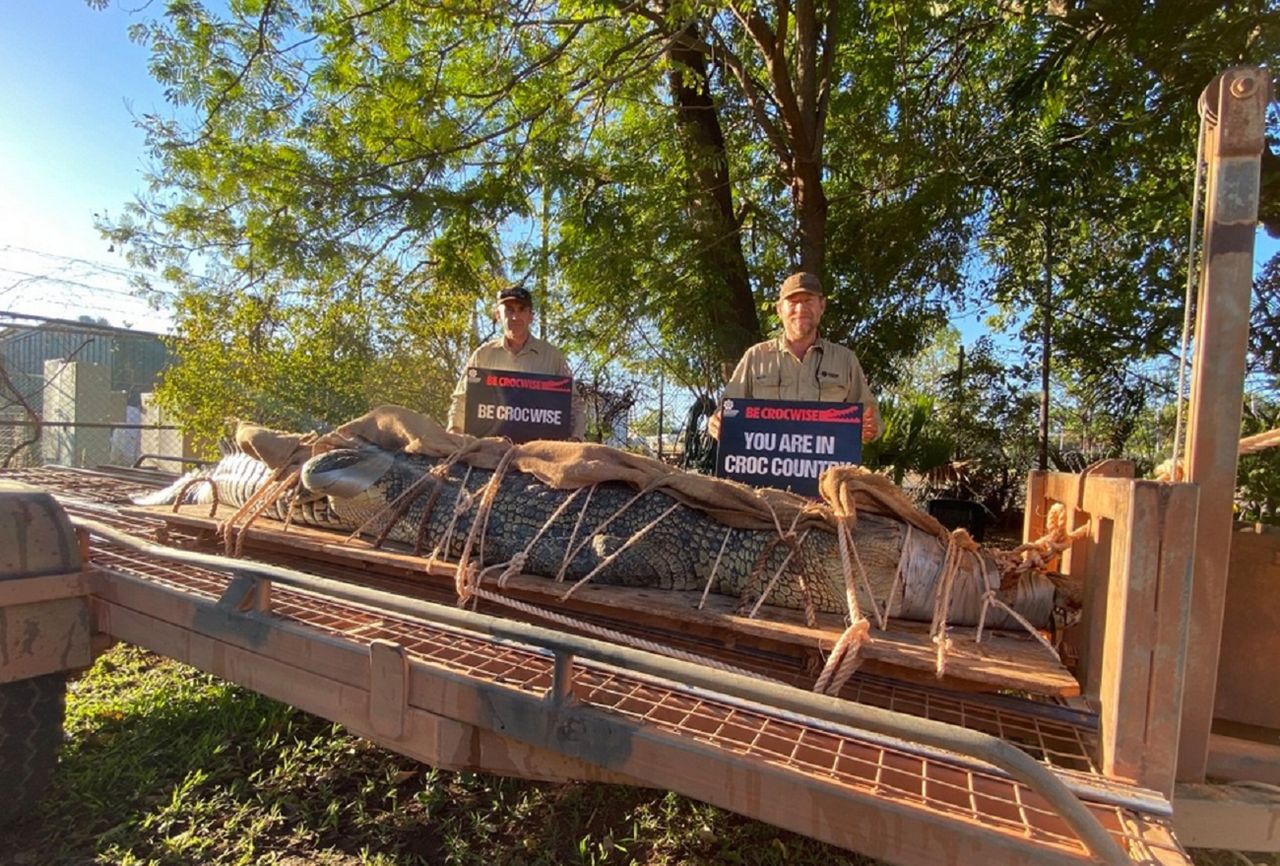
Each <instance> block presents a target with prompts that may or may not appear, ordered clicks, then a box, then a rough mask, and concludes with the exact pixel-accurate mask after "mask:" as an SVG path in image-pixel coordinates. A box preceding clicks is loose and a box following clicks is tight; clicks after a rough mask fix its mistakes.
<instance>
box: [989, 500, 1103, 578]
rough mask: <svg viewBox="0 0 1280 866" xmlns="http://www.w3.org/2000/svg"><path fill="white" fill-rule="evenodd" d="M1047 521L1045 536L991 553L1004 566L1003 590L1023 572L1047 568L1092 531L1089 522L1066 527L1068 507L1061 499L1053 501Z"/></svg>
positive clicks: (1046, 517)
mask: <svg viewBox="0 0 1280 866" xmlns="http://www.w3.org/2000/svg"><path fill="white" fill-rule="evenodd" d="M1044 523H1045V532H1044V535H1042V536H1040V537H1039V538H1037V539H1036V540H1035V541H1028V542H1026V543H1025V544H1020V545H1018V546H1017V547H1015V548H1014V549H1013V550H1009V551H993V552H992V553H993V556H995V558H996V561H997V562H998V563H1000V566H1001V579H1000V588H1001V589H1008V588H1009V587H1010V586H1012V585H1014V583H1015V582H1016V581H1017V578H1018V576H1019V575H1021V574H1025V573H1027V572H1031V571H1045V570H1047V568H1048V564H1049V563H1050V562H1052V561H1053V560H1054V559H1055V558H1056V557H1057V556H1058V554H1060V553H1062V552H1063V551H1064V550H1066V549H1067V548H1068V547H1070V546H1071V545H1072V544H1074V543H1075V542H1077V541H1079V540H1080V539H1081V538H1084V536H1085V535H1086V534H1087V533H1088V532H1089V522H1088V521H1085V522H1084V523H1082V524H1080V525H1079V526H1077V527H1076V528H1075V529H1070V530H1069V529H1067V507H1066V506H1065V505H1063V504H1062V503H1061V502H1055V503H1054V504H1053V506H1052V507H1051V508H1050V509H1049V513H1048V514H1047V515H1045V521H1044Z"/></svg>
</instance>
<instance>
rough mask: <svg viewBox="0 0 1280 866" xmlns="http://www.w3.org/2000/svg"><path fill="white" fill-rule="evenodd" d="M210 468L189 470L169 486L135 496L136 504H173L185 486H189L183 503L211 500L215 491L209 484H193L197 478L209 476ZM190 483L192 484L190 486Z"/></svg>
mask: <svg viewBox="0 0 1280 866" xmlns="http://www.w3.org/2000/svg"><path fill="white" fill-rule="evenodd" d="M208 477H209V468H208V467H203V468H200V469H196V470H194V471H191V472H188V473H187V474H186V475H183V476H182V477H181V478H179V479H178V480H177V481H175V482H173V483H172V484H170V485H169V486H168V487H162V488H161V489H159V490H155V491H152V492H151V493H148V494H145V495H143V496H135V497H134V498H133V504H134V505H172V504H173V502H174V500H176V499H177V498H178V494H179V493H181V492H182V489H183V488H184V487H186V488H187V491H186V493H185V494H183V497H182V504H183V505H189V504H192V503H199V502H211V501H212V499H211V497H212V495H213V491H212V490H211V489H210V487H209V485H208V484H191V482H192V481H195V480H196V479H197V478H208ZM188 485H190V486H188Z"/></svg>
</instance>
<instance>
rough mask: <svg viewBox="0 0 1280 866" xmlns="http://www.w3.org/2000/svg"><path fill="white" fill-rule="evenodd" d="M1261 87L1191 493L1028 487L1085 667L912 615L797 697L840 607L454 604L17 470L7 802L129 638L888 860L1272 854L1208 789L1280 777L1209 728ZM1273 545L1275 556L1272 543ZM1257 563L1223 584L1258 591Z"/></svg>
mask: <svg viewBox="0 0 1280 866" xmlns="http://www.w3.org/2000/svg"><path fill="white" fill-rule="evenodd" d="M1269 92H1270V89H1269V84H1268V82H1267V79H1266V77H1265V73H1264V71H1263V70H1260V69H1237V70H1231V71H1228V72H1227V73H1225V74H1224V75H1223V76H1221V77H1220V78H1219V79H1218V80H1217V81H1215V82H1214V84H1212V85H1211V86H1210V88H1209V89H1208V90H1206V96H1205V97H1204V98H1203V101H1204V103H1205V105H1204V106H1203V108H1204V109H1205V114H1206V117H1207V118H1208V123H1209V130H1210V132H1209V135H1208V136H1207V140H1208V141H1209V142H1210V144H1211V147H1212V148H1213V150H1212V156H1211V158H1210V160H1209V165H1210V174H1209V181H1208V200H1209V202H1210V206H1209V209H1208V210H1209V212H1208V219H1209V224H1210V230H1209V232H1208V234H1207V236H1206V242H1207V250H1206V262H1207V266H1206V270H1205V279H1204V285H1203V291H1202V300H1201V304H1200V319H1201V327H1200V329H1199V332H1198V333H1199V339H1198V341H1197V351H1198V353H1200V354H1201V355H1203V356H1204V357H1202V358H1200V357H1198V363H1197V365H1196V369H1195V376H1196V378H1195V380H1194V382H1193V405H1192V421H1191V427H1190V433H1189V435H1190V444H1189V451H1188V453H1189V456H1190V466H1189V480H1188V481H1187V482H1180V483H1166V482H1156V481H1147V480H1142V479H1136V478H1134V477H1133V471H1132V467H1131V466H1130V465H1128V464H1124V463H1121V462H1117V461H1108V462H1106V463H1104V464H1099V465H1097V466H1094V467H1090V469H1089V470H1087V471H1086V472H1084V473H1081V474H1065V473H1044V472H1035V473H1032V474H1031V476H1030V478H1029V480H1028V487H1027V501H1026V512H1025V521H1024V536H1025V538H1027V539H1028V540H1030V539H1033V538H1036V537H1038V536H1039V535H1040V534H1041V533H1042V531H1043V529H1044V521H1045V516H1046V515H1047V514H1048V513H1049V510H1050V508H1051V507H1052V506H1054V505H1058V504H1060V505H1062V506H1063V507H1064V508H1065V509H1066V513H1067V518H1068V521H1069V525H1071V526H1077V527H1084V528H1085V529H1084V530H1082V532H1081V534H1080V535H1079V537H1078V539H1077V540H1076V541H1075V542H1074V544H1073V545H1072V547H1071V548H1070V549H1069V550H1068V551H1066V552H1064V553H1063V555H1062V557H1061V561H1060V562H1059V563H1058V566H1057V569H1058V570H1059V571H1060V572H1061V573H1063V574H1065V575H1069V576H1071V577H1072V578H1075V579H1078V580H1079V581H1080V582H1081V583H1082V585H1083V586H1084V588H1085V599H1084V613H1083V618H1082V620H1081V622H1080V623H1078V624H1077V625H1075V626H1074V627H1073V628H1072V630H1071V631H1070V632H1069V633H1068V634H1067V636H1066V642H1065V645H1066V647H1067V648H1068V650H1069V652H1068V653H1066V655H1067V656H1068V657H1074V664H1073V666H1072V667H1071V668H1068V667H1066V666H1064V665H1063V664H1062V663H1061V662H1059V661H1058V660H1057V658H1056V657H1055V656H1054V655H1053V654H1052V653H1050V652H1048V651H1047V650H1045V649H1044V648H1043V647H1041V646H1040V645H1039V643H1038V642H1037V641H1035V640H1033V639H1031V638H1029V637H1026V636H1019V635H1013V634H1007V635H998V636H995V637H991V636H988V638H987V639H985V640H984V641H982V642H981V643H979V642H978V641H977V640H976V639H975V638H976V635H971V636H966V635H958V636H957V637H956V650H955V652H954V657H953V660H952V662H951V663H950V664H949V665H948V666H947V671H946V676H945V677H942V678H940V677H938V676H936V674H935V672H934V671H933V669H932V652H933V651H932V648H931V645H930V642H929V640H928V635H927V634H924V633H922V630H921V629H919V628H914V627H912V626H910V625H909V624H901V623H895V624H894V626H893V628H892V629H890V630H889V631H888V632H886V633H885V635H884V636H883V637H882V639H881V640H878V641H877V643H878V644H880V646H879V647H878V648H877V649H876V650H874V651H871V652H870V654H869V657H868V659H867V661H866V663H865V664H864V665H863V667H862V668H861V669H860V670H859V672H858V673H857V674H855V675H854V676H853V677H852V678H851V679H850V680H849V681H848V682H847V683H846V684H845V685H844V686H843V688H842V689H841V690H840V692H839V694H837V695H819V694H815V693H813V692H811V691H809V690H808V689H807V688H806V686H807V685H808V684H810V683H811V682H812V679H813V673H814V665H815V664H816V663H818V662H819V661H820V659H821V657H822V655H823V654H824V653H827V652H830V651H831V649H832V647H833V646H834V645H835V642H836V640H837V639H838V637H839V633H840V627H839V623H837V622H831V621H826V622H824V621H819V622H817V623H816V624H815V623H811V622H807V621H805V620H803V618H801V617H800V616H799V615H798V614H796V615H791V616H788V615H786V614H783V613H778V614H777V615H776V616H774V617H770V618H769V619H767V620H762V619H753V618H747V617H743V616H739V615H737V614H736V613H735V612H734V611H732V610H731V609H730V608H729V607H727V606H719V607H717V606H716V605H715V604H714V603H713V604H711V605H710V606H709V607H705V608H698V607H695V606H694V605H691V604H689V603H687V601H685V600H681V599H678V598H675V599H673V598H667V597H662V595H661V594H660V593H651V594H650V596H649V597H646V598H645V599H643V605H642V606H643V608H644V613H643V615H639V614H637V613H636V604H635V596H634V592H635V591H632V590H621V589H617V588H610V587H587V588H586V589H585V590H584V591H583V592H582V593H580V594H579V596H578V597H577V598H575V600H574V603H573V605H571V606H568V607H563V608H560V609H557V610H551V609H550V606H549V605H548V604H547V596H546V590H545V588H544V587H543V584H544V583H545V581H542V582H540V581H539V580H538V579H536V578H528V579H523V580H522V579H521V578H519V577H517V578H516V579H515V580H514V581H512V584H511V588H510V592H509V593H508V594H507V596H505V597H504V598H503V599H501V600H500V601H495V600H494V599H486V600H484V601H483V602H482V603H480V604H479V605H477V606H476V608H475V609H462V608H459V607H457V606H456V605H455V604H454V603H453V595H452V577H451V575H452V570H453V564H451V563H447V562H441V561H434V560H431V559H424V558H422V557H415V556H411V555H409V554H408V553H406V552H403V551H396V550H394V549H392V550H382V549H375V548H373V547H371V546H369V545H361V544H350V543H344V540H343V538H342V537H341V536H338V535H335V534H333V533H327V532H324V531H321V530H314V529H308V528H303V527H289V528H287V529H286V528H285V527H283V526H268V525H266V524H257V525H254V526H253V527H250V528H249V529H248V530H246V531H245V532H244V534H243V537H242V542H243V549H242V550H241V551H240V554H241V555H240V556H236V557H231V556H227V555H225V552H223V551H222V550H221V544H220V541H219V539H218V536H217V528H218V516H217V515H211V514H209V513H208V511H207V510H204V511H200V510H197V509H195V508H193V507H184V508H178V509H175V510H163V509H141V508H138V507H135V506H132V505H130V502H131V498H132V497H134V496H136V495H137V494H139V493H143V492H146V491H148V490H151V489H154V488H155V487H158V486H160V485H162V484H163V483H164V482H165V481H166V480H167V476H164V475H162V474H160V473H157V472H153V471H141V470H132V469H120V468H104V469H99V470H84V469H68V468H60V467H44V468H41V469H27V470H13V471H6V472H5V473H4V474H3V476H2V478H3V480H2V481H0V772H3V773H4V774H5V775H6V777H8V778H10V779H12V780H14V783H13V786H12V793H11V795H10V797H9V798H8V800H7V802H6V805H5V806H4V809H5V811H2V812H0V819H4V818H6V817H13V816H14V815H16V814H20V813H21V811H22V810H23V809H25V808H28V807H29V806H30V805H31V804H32V802H33V801H34V799H35V798H37V797H38V796H39V794H40V791H41V789H42V787H43V785H44V783H45V782H47V780H48V778H49V776H50V774H51V772H52V769H53V767H54V765H55V762H56V749H57V744H58V742H59V740H60V736H61V735H60V726H61V707H62V696H63V693H64V691H65V688H66V682H67V677H68V675H69V674H73V673H74V672H76V671H78V670H81V669H83V668H85V667H87V666H88V665H89V664H90V663H91V662H92V660H93V659H94V657H95V656H96V655H97V654H99V653H101V652H102V651H103V650H104V649H105V648H106V647H108V646H109V645H110V644H111V643H113V642H115V641H126V642H128V643H131V644H136V645H138V646H141V647H144V648H146V649H149V650H151V651H153V652H156V653H159V654H161V655H164V656H168V657H171V658H174V659H178V660H180V661H183V662H185V663H187V664H189V665H192V666H193V667H196V668H198V669H200V670H203V671H206V672H209V673H212V674H215V675H217V676H219V677H222V678H225V679H227V680H229V681H232V682H235V683H239V684H241V685H243V686H245V687H247V688H249V689H252V690H255V691H257V692H260V693H262V694H264V695H268V696H270V697H272V698H276V699H278V700H281V701H284V702H287V703H289V704H292V705H293V706H296V707H298V708H299V709H302V710H305V711H307V712H310V713H313V714H315V715H318V716H321V717H324V718H327V719H330V720H332V721H335V722H339V723H341V724H343V725H345V726H346V727H348V728H349V729H350V730H351V731H352V732H354V733H356V734H358V735H360V736H362V737H365V738H367V739H369V740H370V741H372V742H375V743H377V744H379V745H381V746H383V747H385V748H388V749H391V750H393V751H396V752H398V753H401V754H404V755H406V756H409V757H412V758H414V759H416V760H419V761H422V762H424V763H427V764H430V765H432V766H436V767H441V768H447V769H460V770H461V769H465V770H476V771H483V772H488V773H497V774H503V775H511V776H520V777H524V778H531V779H540V780H571V779H575V780H591V781H604V782H613V783H622V784H629V785H637V786H645V787H654V788H660V789H666V790H671V791H675V792H678V793H680V794H683V795H685V796H689V797H692V798H695V799H698V800H702V801H705V802H708V803H712V804H714V805H717V806H720V807H722V808H725V809H728V810H731V811H734V812H737V813H740V814H743V815H746V816H749V817H752V818H756V819H760V820H763V821H767V822H769V823H772V824H774V825H776V826H778V827H781V828H785V829H788V830H792V831H795V832H798V833H801V834H803V835H805V836H809V837H812V838H815V839H819V840H822V841H824V842H828V843H831V844H834V845H838V846H841V847H844V848H847V849H849V850H851V851H857V852H860V853H863V854H866V855H869V856H872V857H875V858H878V859H882V860H885V861H887V862H892V863H899V864H933V863H938V862H963V863H968V862H989V863H991V864H1070V863H1089V862H1105V863H1113V864H1114V863H1129V862H1136V863H1147V864H1178V863H1189V862H1190V861H1189V859H1188V856H1187V854H1186V849H1185V846H1186V845H1199V846H1212V847H1238V848H1247V849H1251V850H1276V849H1278V848H1280V833H1278V832H1277V830H1276V829H1275V828H1276V826H1277V822H1276V820H1275V819H1276V817H1277V816H1280V798H1277V797H1276V796H1275V795H1274V794H1273V793H1271V792H1270V791H1268V790H1266V789H1265V788H1263V787H1258V786H1252V787H1241V786H1235V787H1230V786H1223V785H1212V784H1208V780H1209V779H1210V778H1211V777H1225V778H1227V779H1234V780H1241V779H1253V780H1255V781H1262V782H1274V781H1275V779H1276V777H1277V776H1280V757H1278V756H1277V753H1278V752H1280V750H1277V749H1276V747H1275V746H1268V745H1267V744H1265V743H1257V742H1253V743H1247V742H1245V741H1242V740H1239V738H1235V739H1232V738H1229V737H1224V736H1223V735H1222V734H1221V733H1215V732H1214V731H1212V730H1211V722H1212V719H1213V703H1214V697H1215V694H1224V693H1226V694H1230V695H1232V699H1237V700H1238V699H1242V693H1243V692H1247V690H1248V689H1249V688H1250V687H1251V682H1250V681H1249V680H1250V678H1248V677H1244V676H1240V675H1239V674H1232V675H1231V676H1230V677H1227V680H1229V681H1228V682H1226V683H1225V684H1226V686H1227V688H1226V691H1225V692H1224V691H1223V688H1222V686H1223V683H1220V677H1219V674H1218V671H1219V658H1218V655H1219V643H1220V640H1221V636H1222V633H1223V621H1224V616H1226V612H1227V605H1226V598H1227V583H1228V578H1229V575H1230V578H1231V579H1232V580H1234V579H1235V575H1234V574H1232V573H1231V572H1230V570H1229V568H1228V566H1229V564H1230V563H1232V562H1234V555H1235V551H1236V550H1238V549H1239V550H1242V549H1245V548H1244V547H1242V546H1241V545H1239V544H1237V543H1236V541H1238V539H1233V537H1232V535H1231V533H1232V527H1231V521H1230V508H1229V505H1230V489H1231V487H1232V486H1233V482H1234V466H1235V454H1236V452H1235V449H1236V441H1235V437H1234V435H1233V433H1232V431H1234V430H1236V429H1238V426H1239V423H1238V422H1239V412H1240V407H1239V395H1240V393H1241V388H1242V384H1241V383H1242V376H1243V370H1242V366H1243V361H1242V359H1243V338H1242V337H1240V329H1241V327H1243V328H1245V329H1246V331H1247V310H1248V304H1247V292H1248V284H1249V278H1250V277H1251V274H1250V265H1249V264H1242V263H1249V262H1251V258H1252V241H1251V238H1252V234H1251V233H1252V230H1253V221H1254V220H1255V218H1256V205H1257V176H1258V162H1259V159H1260V155H1261V146H1262V145H1261V141H1262V138H1261V136H1262V132H1261V130H1262V118H1263V116H1264V112H1265V108H1266V104H1267V99H1268V97H1269ZM1250 171H1251V172H1252V174H1251V175H1250ZM1250 183H1252V187H1251V188H1250ZM1250 195H1251V196H1252V197H1251V198H1250ZM1250 202H1251V203H1252V208H1253V210H1252V212H1250V211H1249V207H1250ZM1246 224H1247V226H1248V230H1249V232H1250V234H1249V235H1248V237H1249V239H1250V240H1249V243H1248V244H1245V243H1244V242H1243V240H1242V238H1243V237H1244V236H1243V234H1242V229H1241V226H1243V225H1246ZM1245 247H1247V249H1246V248H1245ZM1241 285H1243V286H1244V288H1243V291H1244V292H1245V293H1246V294H1245V298H1246V302H1245V303H1244V304H1243V306H1241V304H1240V294H1239V293H1240V291H1241V288H1240V286H1241ZM1241 310H1243V311H1244V312H1243V314H1242V313H1241ZM1242 315H1243V322H1242V321H1241V317H1242ZM1237 346H1238V348H1239V351H1238V352H1237V353H1236V354H1237V355H1238V359H1237V360H1236V361H1233V359H1232V357H1231V355H1232V353H1233V352H1234V351H1235V349H1236V348H1237ZM1233 364H1234V366H1233ZM1233 377H1236V378H1235V379H1234V380H1233ZM1233 381H1234V383H1235V384H1234V388H1232V387H1231V385H1232V382H1233ZM1233 403H1234V413H1235V424H1234V425H1232V424H1231V423H1230V420H1231V412H1232V411H1233V410H1232V408H1231V407H1232V404H1233ZM1228 463H1229V468H1230V470H1231V471H1230V472H1229V473H1227V472H1226V469H1227V468H1228V467H1227V464H1228ZM1224 490H1225V491H1226V493H1225V496H1226V503H1227V506H1226V507H1223V496H1224V492H1223V491H1224ZM1258 537H1259V538H1263V539H1268V538H1270V537H1268V536H1258ZM1255 542H1257V540H1256V539H1250V544H1255ZM1258 543H1261V544H1263V545H1266V544H1271V545H1272V546H1270V547H1266V548H1265V553H1266V554H1267V555H1269V556H1270V557H1271V558H1270V559H1269V560H1267V561H1269V562H1272V563H1274V562H1280V544H1275V542H1274V539H1271V540H1270V541H1265V540H1264V541H1263V542H1258ZM1248 549H1249V550H1250V551H1255V550H1256V549H1257V548H1256V544H1255V546H1254V547H1249V548H1248ZM1254 556H1255V554H1254V553H1252V552H1251V553H1250V555H1249V559H1248V561H1247V563H1246V565H1245V566H1237V567H1236V573H1246V572H1247V573H1248V574H1249V575H1251V576H1252V577H1251V578H1250V579H1256V578H1257V573H1256V568H1254V569H1253V570H1250V568H1251V567H1252V566H1250V565H1249V563H1256V562H1257V560H1256V559H1255V558H1254ZM1242 570H1243V571H1242ZM628 593H631V595H627V594H628ZM1264 601H1265V599H1264ZM1273 603H1274V602H1273ZM1206 671H1207V673H1206ZM1252 687H1253V688H1257V685H1256V684H1255V685H1252ZM1243 699H1244V700H1246V701H1247V700H1249V697H1248V695H1244V696H1243Z"/></svg>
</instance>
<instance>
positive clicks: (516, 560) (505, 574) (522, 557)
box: [498, 550, 529, 589]
mask: <svg viewBox="0 0 1280 866" xmlns="http://www.w3.org/2000/svg"><path fill="white" fill-rule="evenodd" d="M528 560H529V551H528V550H521V551H518V552H517V553H516V555H515V556H513V557H511V561H510V562H508V563H507V567H506V568H504V569H503V570H502V574H500V575H498V586H499V587H500V588H502V589H506V588H507V584H508V583H509V582H510V581H511V578H513V577H515V576H516V575H517V574H520V573H521V572H522V571H524V564H525V563H526V562H527V561H528Z"/></svg>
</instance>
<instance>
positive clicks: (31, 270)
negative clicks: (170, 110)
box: [0, 0, 167, 329]
mask: <svg viewBox="0 0 1280 866" xmlns="http://www.w3.org/2000/svg"><path fill="white" fill-rule="evenodd" d="M138 5H141V4H138ZM131 20H134V19H133V18H132V17H131V16H130V15H129V14H128V13H127V12H126V11H125V10H124V8H122V7H120V6H117V5H114V4H113V5H112V6H111V7H110V8H108V9H106V10H103V11H97V10H94V9H91V8H89V7H88V6H87V5H86V4H85V3H84V0H7V2H5V4H4V18H3V22H4V23H3V25H0V310H7V311H20V312H27V313H39V314H42V315H47V316H54V317H62V318H75V317H76V316H78V315H81V314H88V315H94V316H103V317H105V318H107V319H108V320H109V321H111V322H112V324H122V323H124V322H129V323H131V324H133V325H134V326H137V327H146V328H151V329H154V328H157V327H163V326H164V325H165V323H166V322H167V318H166V317H161V316H156V315H155V314H153V313H150V312H149V311H148V310H147V308H146V305H145V304H143V303H141V302H140V301H138V300H137V299H136V298H133V297H131V296H130V295H129V293H128V286H127V284H126V275H125V272H126V265H125V262H124V260H123V258H122V257H121V256H119V255H118V254H112V253H109V252H108V245H107V242H106V241H104V240H102V239H101V238H100V237H99V236H98V233H97V231H96V230H95V229H94V228H93V214H94V212H101V211H103V210H108V211H110V212H111V213H119V211H120V209H121V206H122V205H123V204H124V203H125V202H126V201H128V200H129V199H130V198H131V197H132V196H133V194H134V192H135V191H136V190H138V189H140V188H141V187H142V183H143V181H142V173H143V170H144V167H145V155H144V140H143V135H142V133H141V131H140V130H138V129H136V128H135V127H134V125H133V120H132V118H133V116H134V115H135V114H136V115H140V114H143V113H145V112H150V111H165V110H166V106H165V103H164V96H163V93H162V91H161V88H160V86H159V85H158V84H156V82H155V81H154V80H152V79H151V77H150V76H149V75H148V73H147V52H146V50H145V49H144V48H142V47H141V46H138V45H135V44H133V43H131V42H130V41H129V38H128V33H127V28H128V25H129V23H130V21H131ZM35 277H42V278H43V279H35Z"/></svg>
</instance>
